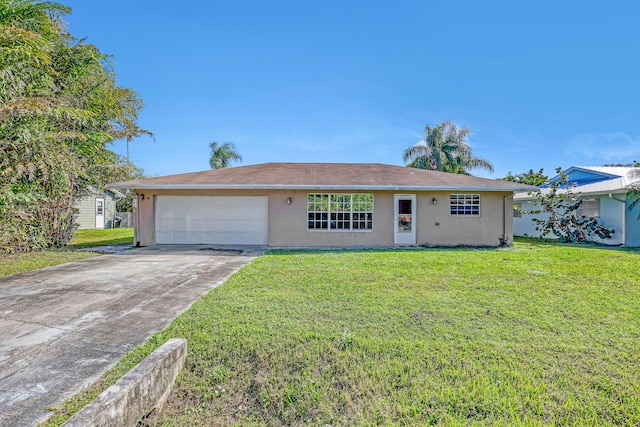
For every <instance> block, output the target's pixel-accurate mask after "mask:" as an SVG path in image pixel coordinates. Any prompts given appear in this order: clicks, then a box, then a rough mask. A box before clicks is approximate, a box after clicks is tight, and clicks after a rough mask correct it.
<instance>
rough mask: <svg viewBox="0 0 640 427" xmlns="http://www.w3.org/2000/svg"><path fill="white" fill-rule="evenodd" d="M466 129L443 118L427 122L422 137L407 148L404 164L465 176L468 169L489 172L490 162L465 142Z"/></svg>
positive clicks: (491, 169) (491, 167) (467, 130)
mask: <svg viewBox="0 0 640 427" xmlns="http://www.w3.org/2000/svg"><path fill="white" fill-rule="evenodd" d="M470 133H471V129H469V128H459V127H458V126H456V125H455V124H454V123H452V122H450V121H448V120H444V121H443V122H442V123H440V124H439V125H437V126H436V127H431V126H430V125H427V126H426V127H425V131H424V140H423V141H421V142H419V143H418V144H416V145H413V146H411V147H409V148H407V149H406V150H405V151H404V153H403V156H402V158H403V160H404V161H405V163H407V166H408V167H412V168H419V169H430V170H438V171H442V172H451V173H458V174H463V175H469V174H470V173H469V170H470V169H485V170H487V171H489V172H493V164H491V162H489V161H488V160H485V159H481V158H479V157H476V156H474V155H473V152H472V149H471V146H470V145H469V144H468V143H467V142H466V139H467V137H468V136H469V134H470Z"/></svg>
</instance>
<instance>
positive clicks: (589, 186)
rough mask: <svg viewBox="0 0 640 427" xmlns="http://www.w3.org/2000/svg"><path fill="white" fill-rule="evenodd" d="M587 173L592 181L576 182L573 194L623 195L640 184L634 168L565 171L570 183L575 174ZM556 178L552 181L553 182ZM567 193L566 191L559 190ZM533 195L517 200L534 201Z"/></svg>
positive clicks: (571, 168) (572, 188) (522, 195)
mask: <svg viewBox="0 0 640 427" xmlns="http://www.w3.org/2000/svg"><path fill="white" fill-rule="evenodd" d="M579 171H582V172H587V173H592V174H593V178H592V179H585V178H582V179H580V180H577V181H575V182H576V183H577V185H575V186H573V187H571V191H572V192H573V193H580V194H582V195H585V196H587V195H591V196H593V195H598V194H613V193H616V194H623V193H626V192H627V191H629V189H630V188H632V187H635V186H636V185H638V184H640V168H634V167H629V166H572V167H570V168H569V169H567V170H566V171H565V173H566V174H567V175H569V181H572V180H571V176H572V175H573V174H574V173H575V172H579ZM556 178H558V177H555V178H553V179H552V180H550V181H551V182H553V181H554V180H555V179H556ZM541 191H543V192H544V191H550V190H549V189H542V190H541ZM559 191H565V190H559ZM533 198H534V197H533V195H531V194H528V193H520V194H516V196H515V197H514V199H515V200H529V199H533Z"/></svg>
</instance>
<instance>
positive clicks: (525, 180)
mask: <svg viewBox="0 0 640 427" xmlns="http://www.w3.org/2000/svg"><path fill="white" fill-rule="evenodd" d="M501 179H502V180H503V181H510V182H519V183H520V184H529V185H535V186H536V187H539V186H541V185H542V184H544V183H545V182H547V181H548V180H549V177H548V176H547V175H545V174H544V169H540V170H539V171H538V172H534V170H533V169H529V171H528V172H524V173H521V174H518V175H512V174H511V172H509V173H508V174H507V176H505V177H504V178H501Z"/></svg>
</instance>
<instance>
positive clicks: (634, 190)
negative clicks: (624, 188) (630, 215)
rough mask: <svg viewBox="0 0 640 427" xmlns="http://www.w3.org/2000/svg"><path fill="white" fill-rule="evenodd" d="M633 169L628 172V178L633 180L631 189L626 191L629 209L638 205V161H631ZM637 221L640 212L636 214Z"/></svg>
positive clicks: (639, 219) (639, 173)
mask: <svg viewBox="0 0 640 427" xmlns="http://www.w3.org/2000/svg"><path fill="white" fill-rule="evenodd" d="M631 166H632V167H634V168H635V169H634V170H632V171H631V173H630V174H629V178H631V179H633V180H634V181H633V182H632V183H631V190H630V191H629V192H628V193H627V198H628V199H629V210H633V209H635V207H636V206H640V162H638V161H637V160H634V161H633V164H632V165H631ZM637 219H638V221H640V213H639V214H638V218H637Z"/></svg>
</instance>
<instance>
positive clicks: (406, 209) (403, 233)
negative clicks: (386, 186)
mask: <svg viewBox="0 0 640 427" xmlns="http://www.w3.org/2000/svg"><path fill="white" fill-rule="evenodd" d="M393 200H394V203H395V209H394V218H395V226H394V243H395V244H406V245H415V244H416V195H415V194H396V195H394V196H393Z"/></svg>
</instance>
